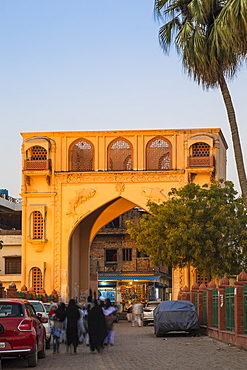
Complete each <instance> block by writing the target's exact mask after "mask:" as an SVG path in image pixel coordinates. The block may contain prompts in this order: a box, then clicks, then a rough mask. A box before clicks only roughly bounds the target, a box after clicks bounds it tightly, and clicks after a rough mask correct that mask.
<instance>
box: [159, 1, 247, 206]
mask: <svg viewBox="0 0 247 370" xmlns="http://www.w3.org/2000/svg"><path fill="white" fill-rule="evenodd" d="M154 4H155V5H154V7H155V14H156V15H157V16H158V18H160V19H162V20H164V24H163V25H162V27H161V28H160V30H159V40H160V45H161V47H162V48H163V50H164V52H165V53H168V52H169V49H170V47H171V46H172V44H175V47H176V50H177V52H178V54H180V55H181V59H182V65H183V67H184V70H185V71H186V72H187V73H188V75H189V76H190V77H192V78H193V79H194V80H195V81H196V82H197V83H198V84H199V85H202V87H203V88H205V89H208V88H210V87H211V88H216V87H220V89H221V93H222V97H223V100H224V103H225V107H226V111H227V116H228V121H229V124H230V129H231V135H232V141H233V147H234V154H235V160H236V166H237V172H238V177H239V183H240V187H241V191H242V196H243V199H244V203H245V206H246V207H247V180H246V173H245V168H244V161H243V154H242V149H241V143H240V136H239V132H238V125H237V120H236V115H235V110H234V106H233V102H232V99H231V95H230V92H229V89H228V86H227V83H226V79H228V78H229V79H231V78H232V77H234V76H235V74H236V71H237V70H238V69H239V68H240V67H241V65H242V63H243V62H244V61H246V54H247V1H246V0H225V1H222V0H155V3H154Z"/></svg>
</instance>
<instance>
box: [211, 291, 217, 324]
mask: <svg viewBox="0 0 247 370" xmlns="http://www.w3.org/2000/svg"><path fill="white" fill-rule="evenodd" d="M212 297H213V298H212V299H213V327H214V328H218V289H213V294H212Z"/></svg>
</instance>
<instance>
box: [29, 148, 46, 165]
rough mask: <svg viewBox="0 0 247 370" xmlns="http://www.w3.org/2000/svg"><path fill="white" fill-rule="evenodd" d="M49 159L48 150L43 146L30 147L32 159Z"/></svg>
mask: <svg viewBox="0 0 247 370" xmlns="http://www.w3.org/2000/svg"><path fill="white" fill-rule="evenodd" d="M46 159H47V150H46V149H45V148H43V147H42V146H32V147H31V148H30V160H31V161H43V160H46Z"/></svg>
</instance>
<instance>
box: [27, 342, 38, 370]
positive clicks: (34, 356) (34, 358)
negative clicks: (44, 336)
mask: <svg viewBox="0 0 247 370" xmlns="http://www.w3.org/2000/svg"><path fill="white" fill-rule="evenodd" d="M27 362H28V366H29V367H36V366H37V364H38V350H37V343H36V344H35V347H34V350H33V352H32V353H31V355H30V356H29V357H28V358H27Z"/></svg>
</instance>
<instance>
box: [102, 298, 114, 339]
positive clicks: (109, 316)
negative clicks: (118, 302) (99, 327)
mask: <svg viewBox="0 0 247 370" xmlns="http://www.w3.org/2000/svg"><path fill="white" fill-rule="evenodd" d="M102 310H103V313H104V315H105V320H106V327H107V337H106V338H105V340H104V345H108V344H110V345H111V346H113V344H114V321H115V320H116V317H117V309H116V307H114V306H113V305H112V304H111V301H110V299H109V298H107V299H106V301H105V306H104V307H103V308H102Z"/></svg>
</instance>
